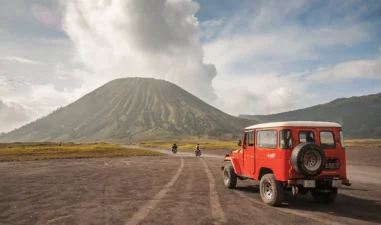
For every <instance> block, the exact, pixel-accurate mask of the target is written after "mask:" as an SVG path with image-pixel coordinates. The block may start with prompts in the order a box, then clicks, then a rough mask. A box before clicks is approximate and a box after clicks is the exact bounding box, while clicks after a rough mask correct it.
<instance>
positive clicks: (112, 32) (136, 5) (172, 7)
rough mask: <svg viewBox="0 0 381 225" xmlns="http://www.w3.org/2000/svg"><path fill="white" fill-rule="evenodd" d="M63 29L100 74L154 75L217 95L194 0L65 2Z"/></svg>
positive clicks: (208, 98)
mask: <svg viewBox="0 0 381 225" xmlns="http://www.w3.org/2000/svg"><path fill="white" fill-rule="evenodd" d="M62 5H63V8H64V11H63V12H64V14H63V28H64V30H65V31H66V33H67V34H68V36H69V37H70V39H71V40H72V41H73V43H74V45H75V46H76V49H77V50H78V53H79V55H80V59H81V61H82V63H84V65H85V66H86V67H87V68H88V69H90V70H91V71H92V72H93V73H94V76H106V77H107V78H108V79H110V80H111V79H114V78H119V77H153V78H158V79H165V80H167V81H170V82H173V83H175V84H177V85H179V86H181V87H182V88H184V89H186V90H187V91H189V92H191V93H192V94H194V95H196V96H197V97H200V98H201V99H203V100H205V101H209V102H210V101H213V100H215V99H216V95H215V91H214V89H213V87H212V80H213V78H214V77H215V76H216V69H215V67H214V65H211V64H205V63H204V62H203V58H204V53H203V50H202V47H201V44H200V42H199V35H200V31H199V27H198V20H197V18H196V17H195V16H194V15H195V13H196V12H197V11H198V10H199V5H198V4H197V3H196V2H193V1H192V0H99V1H95V0H70V1H62Z"/></svg>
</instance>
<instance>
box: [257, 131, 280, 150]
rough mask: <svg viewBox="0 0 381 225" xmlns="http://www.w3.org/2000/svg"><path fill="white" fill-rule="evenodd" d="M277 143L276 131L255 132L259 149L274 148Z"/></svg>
mask: <svg viewBox="0 0 381 225" xmlns="http://www.w3.org/2000/svg"><path fill="white" fill-rule="evenodd" d="M277 143H278V131H277V130H259V131H257V146H258V147H260V148H276V147H277Z"/></svg>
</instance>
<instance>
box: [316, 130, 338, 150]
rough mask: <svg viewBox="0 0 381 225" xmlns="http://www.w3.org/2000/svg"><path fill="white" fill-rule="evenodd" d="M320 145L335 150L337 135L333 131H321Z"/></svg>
mask: <svg viewBox="0 0 381 225" xmlns="http://www.w3.org/2000/svg"><path fill="white" fill-rule="evenodd" d="M320 145H321V146H322V147H323V148H335V147H336V143H335V135H334V134H333V132H332V131H320Z"/></svg>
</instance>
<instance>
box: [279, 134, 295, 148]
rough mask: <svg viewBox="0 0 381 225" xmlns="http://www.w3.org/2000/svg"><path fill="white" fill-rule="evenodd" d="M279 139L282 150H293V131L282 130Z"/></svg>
mask: <svg viewBox="0 0 381 225" xmlns="http://www.w3.org/2000/svg"><path fill="white" fill-rule="evenodd" d="M279 139H280V147H281V148H292V146H293V145H292V133H291V130H281V131H280V138H279Z"/></svg>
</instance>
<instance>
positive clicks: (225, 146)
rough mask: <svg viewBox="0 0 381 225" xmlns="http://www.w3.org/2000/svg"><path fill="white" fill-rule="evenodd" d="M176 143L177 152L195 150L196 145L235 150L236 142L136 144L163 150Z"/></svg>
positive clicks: (163, 141) (167, 141)
mask: <svg viewBox="0 0 381 225" xmlns="http://www.w3.org/2000/svg"><path fill="white" fill-rule="evenodd" d="M173 143H176V144H177V148H178V150H180V151H181V150H189V149H195V147H196V144H200V149H201V150H203V149H237V148H239V146H237V142H234V141H213V140H202V141H200V140H196V141H191V140H189V141H188V140H187V141H179V140H159V141H145V142H140V143H137V145H139V146H143V147H150V148H163V149H171V148H172V144H173Z"/></svg>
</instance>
